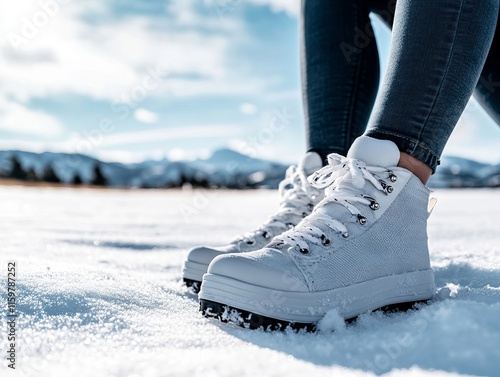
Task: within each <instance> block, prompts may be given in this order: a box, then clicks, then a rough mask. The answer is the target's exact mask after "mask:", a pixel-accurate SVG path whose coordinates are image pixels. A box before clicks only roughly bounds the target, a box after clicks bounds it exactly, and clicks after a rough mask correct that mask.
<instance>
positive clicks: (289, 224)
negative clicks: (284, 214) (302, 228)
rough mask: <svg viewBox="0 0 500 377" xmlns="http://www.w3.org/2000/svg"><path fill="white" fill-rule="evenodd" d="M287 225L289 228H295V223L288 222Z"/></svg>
mask: <svg viewBox="0 0 500 377" xmlns="http://www.w3.org/2000/svg"><path fill="white" fill-rule="evenodd" d="M286 226H287V227H288V229H293V227H294V225H293V224H292V223H286Z"/></svg>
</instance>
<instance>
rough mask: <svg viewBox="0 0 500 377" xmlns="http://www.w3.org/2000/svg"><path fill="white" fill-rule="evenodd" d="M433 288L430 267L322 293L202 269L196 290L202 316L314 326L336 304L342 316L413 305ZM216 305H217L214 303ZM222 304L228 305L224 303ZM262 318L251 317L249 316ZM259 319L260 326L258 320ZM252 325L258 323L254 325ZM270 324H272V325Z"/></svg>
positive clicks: (292, 325)
mask: <svg viewBox="0 0 500 377" xmlns="http://www.w3.org/2000/svg"><path fill="white" fill-rule="evenodd" d="M434 293H435V285H434V273H433V271H432V269H427V270H421V271H414V272H407V273H404V274H398V275H391V276H384V277H380V278H377V279H373V280H369V281H365V282H362V283H358V284H354V285H351V286H347V287H342V288H337V289H333V290H329V291H321V292H286V291H278V290H273V289H269V288H265V287H260V286H256V285H252V284H248V283H244V282H242V281H239V280H235V279H231V278H228V277H225V276H220V275H213V274H206V275H205V276H204V278H203V285H202V286H201V291H200V293H199V298H200V310H201V311H202V313H203V314H204V315H205V316H207V317H216V318H219V319H223V320H226V321H231V322H236V323H237V322H238V320H239V318H238V315H235V313H233V312H231V309H234V310H236V312H240V313H241V316H240V317H241V319H243V320H244V321H247V322H250V323H255V325H251V326H253V327H250V325H248V326H249V328H258V327H264V329H267V326H266V325H265V324H268V322H269V320H271V322H270V323H269V325H272V324H273V323H272V322H273V321H274V322H277V327H278V328H286V327H287V326H290V327H292V328H305V327H307V326H314V325H315V324H316V323H317V322H318V321H319V320H320V319H322V318H323V317H324V316H325V314H326V313H327V312H328V311H329V310H332V309H337V310H338V312H339V314H340V315H341V316H342V317H343V318H344V319H346V320H348V319H352V318H355V317H357V316H359V315H360V314H363V313H368V312H371V311H373V310H377V309H380V308H383V307H386V306H390V305H401V304H410V306H411V304H413V303H415V302H420V301H425V300H428V299H430V298H431V297H432V296H433V295H434ZM219 306H221V308H219ZM225 307H227V308H225ZM254 316H256V317H261V319H259V318H256V319H255V318H254V319H252V317H254ZM260 321H262V323H261V324H260V325H258V324H259V322H260ZM255 326H257V327H255ZM273 329H274V327H273Z"/></svg>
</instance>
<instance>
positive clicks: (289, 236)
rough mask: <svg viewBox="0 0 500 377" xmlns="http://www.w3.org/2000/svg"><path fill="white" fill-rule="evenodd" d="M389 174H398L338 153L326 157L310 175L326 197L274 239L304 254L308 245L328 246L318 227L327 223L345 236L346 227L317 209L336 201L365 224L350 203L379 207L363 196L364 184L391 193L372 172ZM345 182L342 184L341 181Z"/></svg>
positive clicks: (362, 217) (388, 186)
mask: <svg viewBox="0 0 500 377" xmlns="http://www.w3.org/2000/svg"><path fill="white" fill-rule="evenodd" d="M380 173H389V177H390V179H391V180H396V179H397V177H396V176H395V175H394V174H393V173H392V172H391V171H390V170H388V169H386V168H382V167H378V166H367V165H366V164H365V163H364V162H362V161H359V160H355V159H349V158H346V157H343V156H341V155H338V154H330V155H329V156H328V165H326V166H324V167H323V168H321V169H320V170H318V171H317V172H316V173H314V174H313V175H312V176H311V177H310V182H311V184H312V185H313V186H314V187H316V188H318V189H325V198H324V199H323V200H322V201H321V202H319V203H318V204H317V205H316V207H315V210H314V211H313V213H312V214H311V215H310V216H309V217H307V218H306V219H305V220H304V221H302V222H301V223H300V224H299V225H298V226H297V227H296V228H295V229H293V230H289V231H287V232H285V233H283V234H281V235H280V236H278V237H275V239H274V240H273V243H274V242H275V241H277V242H280V241H281V242H282V243H284V244H286V245H289V246H290V247H291V248H295V247H296V246H298V247H299V249H300V251H301V252H302V253H304V254H307V253H308V252H309V245H308V243H309V244H316V245H321V244H322V245H324V246H328V245H329V244H330V243H331V241H330V240H329V239H328V238H327V236H326V235H325V232H324V231H323V230H322V229H321V226H323V227H324V226H327V227H328V228H329V229H331V230H333V231H335V232H338V233H341V234H342V235H343V236H344V237H348V236H349V233H348V230H347V227H346V226H345V225H344V224H342V223H341V222H340V221H338V220H336V219H334V218H332V217H330V216H327V215H324V214H320V213H316V211H317V209H318V208H321V207H323V206H324V205H326V204H328V203H332V202H335V203H338V204H340V205H342V206H344V207H345V208H347V210H348V211H349V212H351V214H352V215H353V216H356V217H357V219H358V221H359V223H360V224H361V225H364V224H366V218H365V217H364V216H363V215H362V214H361V212H360V211H359V209H358V208H357V207H355V206H354V205H352V204H351V203H361V204H365V205H369V206H371V208H372V209H373V210H376V209H378V203H376V201H375V199H373V198H371V197H370V196H367V195H364V193H363V190H362V189H363V187H364V185H365V182H366V181H369V182H370V183H371V184H372V185H373V186H374V187H375V188H376V189H377V190H380V191H383V192H384V193H386V194H387V193H388V192H389V193H390V192H392V186H390V185H387V184H386V183H385V181H383V180H379V179H377V178H376V177H375V174H380ZM343 183H344V184H343Z"/></svg>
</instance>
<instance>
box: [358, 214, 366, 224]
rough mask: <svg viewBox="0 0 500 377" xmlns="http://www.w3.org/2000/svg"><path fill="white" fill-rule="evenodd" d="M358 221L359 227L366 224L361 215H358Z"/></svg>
mask: <svg viewBox="0 0 500 377" xmlns="http://www.w3.org/2000/svg"><path fill="white" fill-rule="evenodd" d="M358 221H359V223H360V224H361V225H365V224H366V217H364V216H362V215H358Z"/></svg>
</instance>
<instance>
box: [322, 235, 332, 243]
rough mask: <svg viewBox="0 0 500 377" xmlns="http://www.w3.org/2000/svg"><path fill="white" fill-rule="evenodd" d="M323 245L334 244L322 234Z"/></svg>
mask: <svg viewBox="0 0 500 377" xmlns="http://www.w3.org/2000/svg"><path fill="white" fill-rule="evenodd" d="M321 243H322V244H323V246H329V245H330V244H331V243H332V241H330V240H329V239H328V238H326V236H325V235H324V234H322V235H321Z"/></svg>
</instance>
